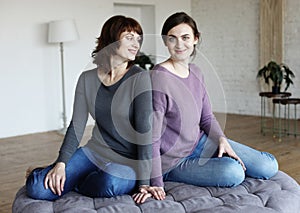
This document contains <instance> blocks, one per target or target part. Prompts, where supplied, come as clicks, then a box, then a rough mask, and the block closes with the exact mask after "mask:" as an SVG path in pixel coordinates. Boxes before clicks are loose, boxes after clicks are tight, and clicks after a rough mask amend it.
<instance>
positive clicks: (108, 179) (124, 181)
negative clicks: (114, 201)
mask: <svg viewBox="0 0 300 213" xmlns="http://www.w3.org/2000/svg"><path fill="white" fill-rule="evenodd" d="M102 178H103V185H104V186H105V187H104V188H105V189H106V190H105V194H106V196H105V197H113V196H117V195H124V194H129V193H131V192H132V190H133V189H134V188H135V183H136V181H135V179H128V178H122V177H116V176H113V175H110V174H108V173H105V172H104V173H103V177H102Z"/></svg>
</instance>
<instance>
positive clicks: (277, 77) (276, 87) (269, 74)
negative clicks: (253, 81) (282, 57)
mask: <svg viewBox="0 0 300 213" xmlns="http://www.w3.org/2000/svg"><path fill="white" fill-rule="evenodd" d="M257 77H260V78H263V79H264V80H265V83H267V84H270V80H272V81H273V85H272V92H273V93H280V86H281V84H282V82H283V81H285V84H286V86H285V89H284V91H287V89H288V88H289V86H290V85H291V84H293V81H292V78H294V77H295V75H294V73H293V71H292V70H290V68H289V67H288V66H287V65H286V64H283V63H281V64H277V63H276V62H275V61H270V62H269V63H268V64H267V65H265V66H264V67H263V68H261V69H260V70H258V73H257Z"/></svg>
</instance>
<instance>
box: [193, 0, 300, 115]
mask: <svg viewBox="0 0 300 213" xmlns="http://www.w3.org/2000/svg"><path fill="white" fill-rule="evenodd" d="M191 6H192V16H193V17H194V18H195V20H196V21H197V24H198V27H199V29H200V31H201V32H202V43H201V45H200V51H201V52H203V54H204V55H205V56H206V57H207V58H208V59H209V61H210V62H211V63H212V65H213V66H214V68H215V70H216V73H217V75H218V76H219V78H220V79H221V82H222V86H223V88H224V93H225V100H226V104H227V109H226V112H229V113H237V114H248V115H260V98H259V96H258V93H259V92H260V88H259V84H258V80H257V79H256V74H257V71H258V69H259V0H246V1H244V0H226V1H225V0H209V1H207V0H192V4H191ZM299 8H300V2H299V1H298V0H286V13H285V22H284V23H285V30H284V34H285V36H284V38H285V39H284V43H285V46H284V50H285V56H284V62H286V63H287V64H288V65H289V66H290V68H291V69H292V70H293V71H294V72H295V74H296V79H295V81H294V83H295V85H294V86H293V85H292V86H291V89H290V91H291V92H292V94H293V96H298V97H300V91H299V88H300V72H299V70H300V50H299V49H300V35H299V31H300V15H299ZM208 84H210V82H208ZM210 87H211V88H210ZM214 87H215V86H214V85H208V88H209V92H210V96H211V99H212V103H213V108H214V110H215V111H221V112H223V110H222V108H221V109H220V108H219V105H220V104H221V103H219V102H218V101H216V100H214V97H215V93H216V91H215V89H214Z"/></svg>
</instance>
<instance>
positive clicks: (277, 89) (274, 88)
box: [272, 86, 280, 94]
mask: <svg viewBox="0 0 300 213" xmlns="http://www.w3.org/2000/svg"><path fill="white" fill-rule="evenodd" d="M272 93H274V94H278V93H280V87H278V86H272Z"/></svg>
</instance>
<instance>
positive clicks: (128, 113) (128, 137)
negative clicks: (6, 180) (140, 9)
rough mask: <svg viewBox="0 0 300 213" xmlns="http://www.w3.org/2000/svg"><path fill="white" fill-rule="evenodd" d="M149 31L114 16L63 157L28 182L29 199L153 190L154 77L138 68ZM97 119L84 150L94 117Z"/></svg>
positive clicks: (86, 75) (87, 77)
mask: <svg viewBox="0 0 300 213" xmlns="http://www.w3.org/2000/svg"><path fill="white" fill-rule="evenodd" d="M142 35H143V31H142V28H141V26H140V24H139V23H138V22H137V21H135V20H134V19H132V18H128V17H124V16H113V17H111V18H110V19H109V20H107V21H106V22H105V24H104V25H103V28H102V31H101V34H100V36H99V37H98V38H97V46H96V48H95V50H94V51H93V53H92V56H93V58H94V63H95V64H96V65H97V68H95V69H93V70H89V71H85V72H83V73H82V74H81V75H80V77H79V80H78V82H77V86H76V92H75V98H74V107H73V116H72V120H71V122H70V125H69V127H68V130H67V132H66V135H65V138H64V141H63V144H62V146H61V148H60V151H59V156H58V158H57V160H56V161H55V163H53V164H52V165H50V166H47V167H46V168H37V169H34V170H33V171H32V172H31V173H30V175H29V176H28V178H27V181H26V189H27V194H28V196H30V197H32V198H35V199H43V200H55V199H58V198H59V197H60V196H62V195H64V194H65V193H67V192H69V191H71V190H75V191H77V192H79V193H81V194H84V195H87V196H90V197H112V196H116V195H122V194H130V193H133V192H134V191H135V190H136V189H137V188H138V187H139V190H142V188H143V187H147V186H148V185H149V179H150V170H151V157H152V153H151V150H152V149H151V141H152V139H151V133H152V132H151V125H152V119H151V113H152V96H151V80H150V77H149V73H148V72H146V71H143V70H142V69H141V68H139V67H137V66H135V65H133V61H134V60H135V57H136V55H137V53H138V51H139V50H140V47H141V44H142ZM89 115H91V117H92V118H93V119H94V120H95V126H94V128H93V132H92V136H91V138H90V140H89V141H88V143H87V144H86V145H85V146H83V147H79V145H80V141H81V139H82V136H83V133H84V129H85V126H86V123H87V120H88V116H89Z"/></svg>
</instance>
